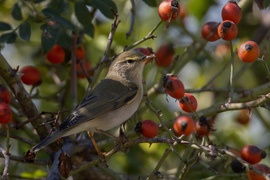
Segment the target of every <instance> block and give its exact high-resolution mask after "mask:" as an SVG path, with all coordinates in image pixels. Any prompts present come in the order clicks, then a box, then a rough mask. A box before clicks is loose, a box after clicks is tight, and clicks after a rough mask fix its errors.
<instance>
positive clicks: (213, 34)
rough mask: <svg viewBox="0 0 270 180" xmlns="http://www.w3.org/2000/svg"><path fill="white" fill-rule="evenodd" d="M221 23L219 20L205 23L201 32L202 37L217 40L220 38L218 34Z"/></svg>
mask: <svg viewBox="0 0 270 180" xmlns="http://www.w3.org/2000/svg"><path fill="white" fill-rule="evenodd" d="M219 24H220V23H218V22H212V21H211V22H207V23H206V24H204V25H203V27H202V30H201V34H202V37H203V38H204V39H205V40H206V41H216V40H218V39H219V38H220V37H219V35H218V32H217V29H218V25H219Z"/></svg>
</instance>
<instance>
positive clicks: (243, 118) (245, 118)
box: [236, 109, 250, 125]
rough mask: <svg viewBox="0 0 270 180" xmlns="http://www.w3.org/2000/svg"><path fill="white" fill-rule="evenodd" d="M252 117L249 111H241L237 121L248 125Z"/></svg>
mask: <svg viewBox="0 0 270 180" xmlns="http://www.w3.org/2000/svg"><path fill="white" fill-rule="evenodd" d="M249 120H250V115H249V110H248V109H242V110H240V112H239V114H238V115H237V117H236V121H237V122H238V123H240V124H242V125H246V124H248V123H249Z"/></svg>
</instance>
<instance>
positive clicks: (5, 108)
mask: <svg viewBox="0 0 270 180" xmlns="http://www.w3.org/2000/svg"><path fill="white" fill-rule="evenodd" d="M10 101H11V94H10V92H9V91H8V90H7V89H6V88H5V87H4V86H3V85H0V123H1V124H6V123H7V122H9V121H10V120H11V117H12V113H11V109H10V107H9V105H8V104H9V103H10Z"/></svg>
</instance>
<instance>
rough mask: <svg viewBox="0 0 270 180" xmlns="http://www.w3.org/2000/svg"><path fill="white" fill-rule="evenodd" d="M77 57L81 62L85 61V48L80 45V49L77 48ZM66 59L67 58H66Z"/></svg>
mask: <svg viewBox="0 0 270 180" xmlns="http://www.w3.org/2000/svg"><path fill="white" fill-rule="evenodd" d="M76 55H77V56H78V58H80V59H81V60H83V59H84V56H85V48H84V46H83V45H80V46H79V47H77V48H76ZM64 59H65V58H64Z"/></svg>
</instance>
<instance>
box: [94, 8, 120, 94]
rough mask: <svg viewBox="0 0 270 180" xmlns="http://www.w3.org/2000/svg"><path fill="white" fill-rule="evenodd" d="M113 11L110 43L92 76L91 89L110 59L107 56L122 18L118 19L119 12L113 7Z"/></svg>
mask: <svg viewBox="0 0 270 180" xmlns="http://www.w3.org/2000/svg"><path fill="white" fill-rule="evenodd" d="M111 11H112V13H113V14H114V21H113V23H112V28H111V31H110V34H109V37H108V43H107V47H106V50H105V52H104V55H103V57H102V59H101V61H100V62H101V63H100V65H99V66H98V68H97V70H96V71H95V75H94V77H93V78H92V84H91V86H90V88H91V89H92V88H93V87H94V85H95V82H96V81H97V79H98V77H99V75H100V73H101V71H102V69H103V67H104V65H105V62H106V61H107V60H108V58H107V57H108V52H109V50H110V48H111V45H112V42H113V38H114V34H115V32H116V29H117V27H118V25H119V23H120V22H121V21H120V20H118V14H117V13H116V12H114V10H113V9H111Z"/></svg>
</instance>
